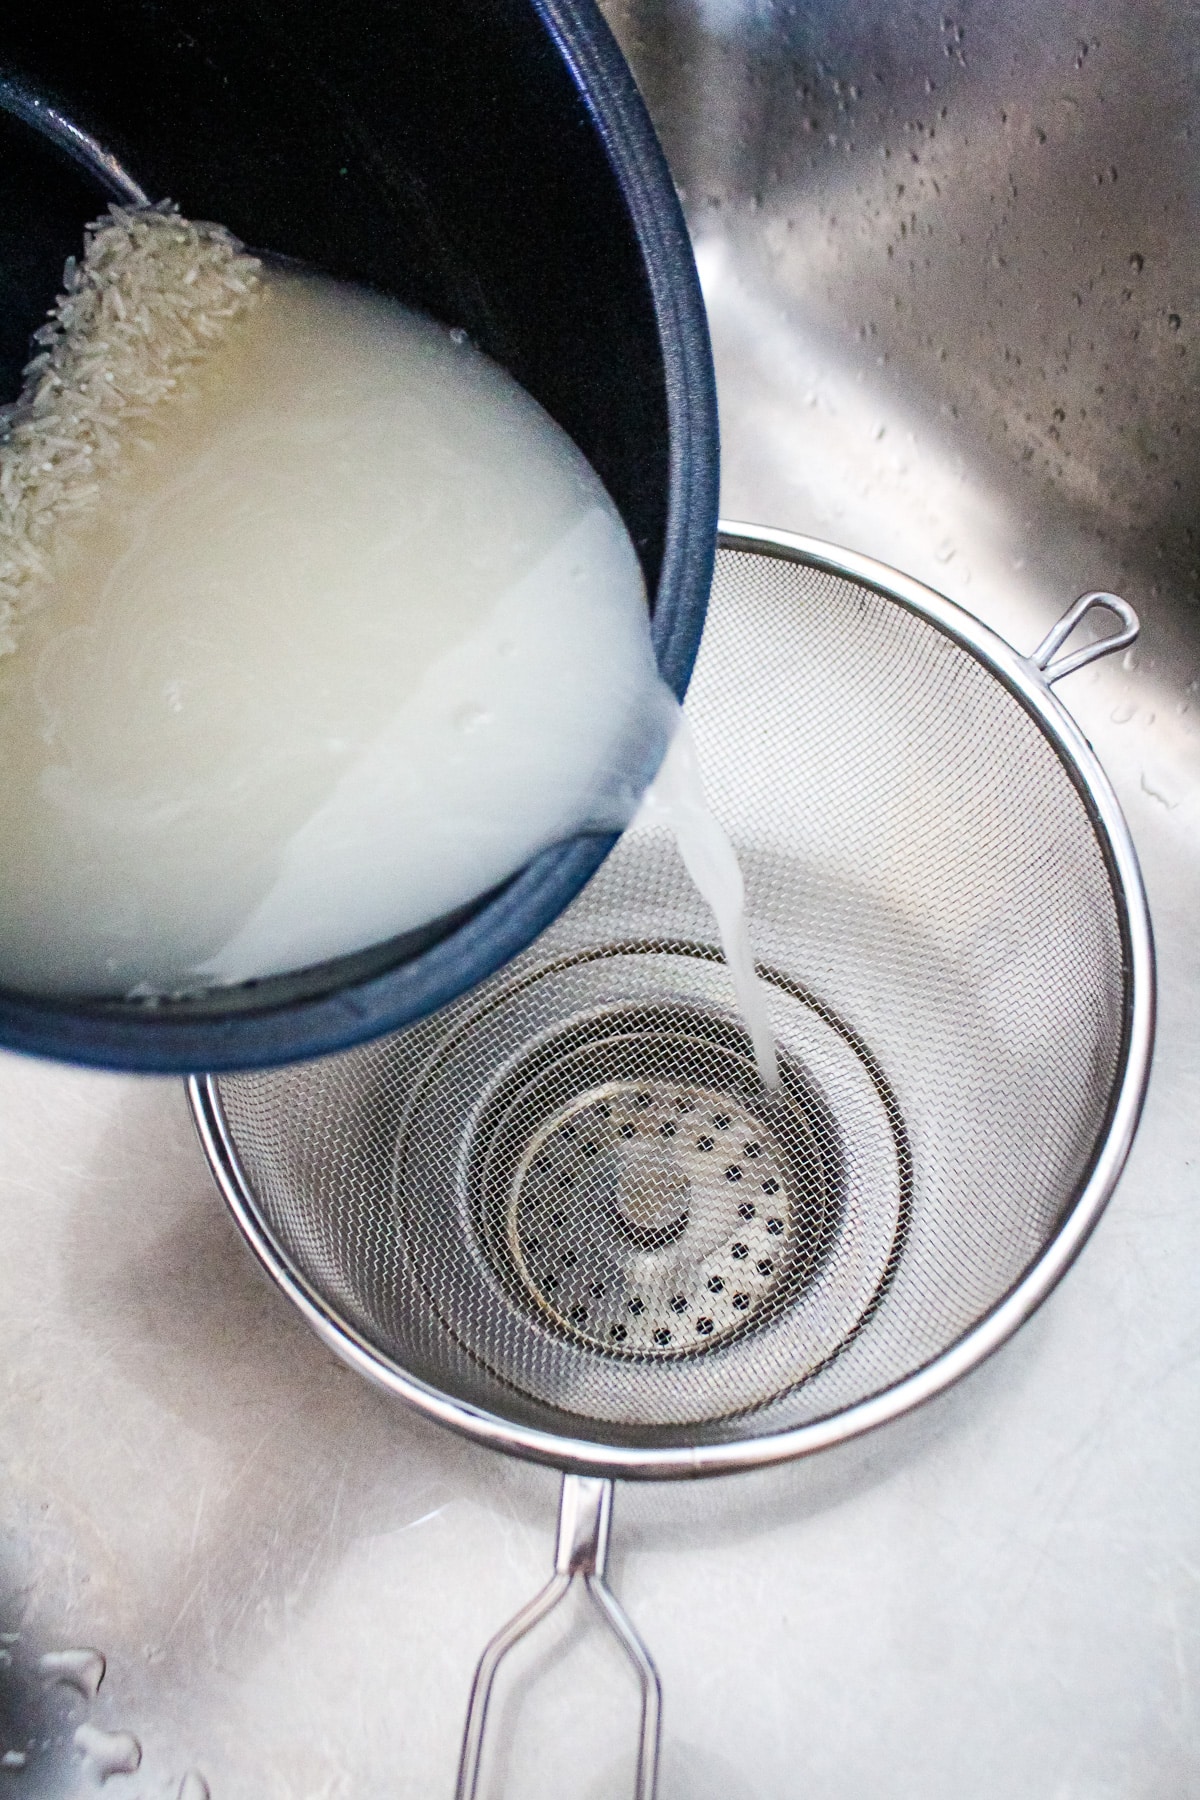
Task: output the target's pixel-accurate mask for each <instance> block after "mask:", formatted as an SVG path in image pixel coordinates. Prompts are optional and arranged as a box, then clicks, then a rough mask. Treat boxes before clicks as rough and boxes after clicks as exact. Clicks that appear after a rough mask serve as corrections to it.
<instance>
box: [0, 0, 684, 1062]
mask: <svg viewBox="0 0 1200 1800" xmlns="http://www.w3.org/2000/svg"><path fill="white" fill-rule="evenodd" d="M0 76H2V77H3V79H0V105H2V106H3V108H4V109H5V110H4V111H0V377H2V379H3V380H4V383H5V387H6V390H7V392H6V394H5V396H4V397H6V398H7V397H9V396H12V395H15V393H16V390H17V386H18V382H19V372H20V368H21V366H22V364H23V362H24V360H25V357H26V354H27V343H28V337H29V334H30V332H31V331H32V330H33V329H34V328H35V327H36V326H37V324H38V323H39V322H40V320H41V318H42V316H43V315H44V313H45V310H46V308H47V306H48V305H49V304H50V302H51V301H52V300H53V297H54V294H55V293H56V291H57V288H58V284H59V279H60V276H61V270H62V263H63V260H64V258H65V257H66V256H67V255H69V254H71V253H72V252H74V251H77V250H78V248H79V244H80V239H81V232H82V227H83V225H84V223H85V222H86V220H87V219H89V218H90V217H93V216H94V215H95V214H96V212H97V211H99V210H100V207H101V205H102V203H103V201H104V200H105V199H106V198H108V197H111V196H113V195H117V196H120V195H121V194H122V193H123V192H128V188H127V187H123V186H122V179H123V178H122V174H121V171H122V170H123V171H126V172H127V177H131V178H132V179H133V180H134V181H136V182H137V183H140V185H141V187H142V188H143V189H144V190H145V192H146V194H147V195H148V196H149V197H150V198H152V199H159V198H162V197H163V196H169V197H170V198H171V199H173V200H175V201H177V202H178V204H179V205H180V207H181V208H182V209H183V211H184V212H185V213H187V214H190V215H191V216H192V217H194V218H211V219H219V220H221V221H222V222H223V223H225V224H227V225H229V226H230V227H231V228H232V230H234V231H235V232H236V233H237V234H238V236H239V237H241V238H243V239H244V240H245V241H246V242H247V243H248V244H251V245H253V246H256V247H260V248H263V249H269V250H273V251H276V252H279V253H282V254H285V255H290V256H295V257H298V258H301V259H302V260H304V261H306V262H309V263H311V264H313V265H315V266H316V267H319V268H321V269H324V270H325V271H327V272H328V273H330V274H333V275H337V276H343V277H346V278H350V279H354V280H359V281H364V282H367V283H370V284H371V285H373V286H376V287H378V288H382V289H384V290H386V291H388V292H390V293H392V294H395V295H396V296H397V297H399V298H400V299H402V300H404V301H406V302H408V303H409V304H411V305H415V306H418V307H421V308H423V309H424V310H426V311H428V312H430V313H432V314H434V315H435V316H437V317H439V318H441V319H444V320H446V321H447V322H448V323H452V324H456V325H462V326H465V327H466V329H467V330H468V331H469V332H470V334H471V336H472V338H473V339H474V340H475V342H476V343H478V344H479V345H480V346H481V347H482V348H483V349H485V350H486V351H488V353H489V354H490V355H492V356H493V357H495V358H496V360H497V361H499V362H501V363H502V364H504V366H505V367H506V368H508V369H509V370H510V371H511V372H512V374H513V375H515V376H516V377H517V379H518V380H519V381H520V382H521V383H522V384H523V385H524V386H525V387H526V388H528V389H529V391H530V392H531V393H533V394H534V395H535V396H536V397H537V398H538V399H539V400H540V401H541V403H542V405H543V406H545V407H546V409H547V410H548V411H549V412H550V413H551V414H552V415H553V416H554V418H556V419H557V420H558V422H559V424H561V425H562V426H563V427H564V428H565V429H566V430H567V431H568V432H569V433H570V434H571V436H572V437H573V438H574V440H575V442H576V443H577V444H578V445H579V446H580V448H581V449H582V450H583V451H584V452H585V453H586V455H587V456H588V457H589V459H590V460H591V462H592V464H593V465H594V467H595V468H596V469H597V471H598V472H599V474H600V475H601V477H602V479H603V480H604V482H605V484H606V486H607V487H608V490H609V492H610V493H611V494H612V496H613V499H614V500H615V501H616V503H617V505H618V506H619V508H620V510H621V513H622V515H623V517H624V519H625V523H626V525H627V527H628V529H629V531H630V534H631V536H632V538H633V541H634V543H635V545H636V546H637V550H638V554H639V556H640V557H641V560H642V565H643V569H644V571H645V575H646V583H647V590H648V592H649V593H650V594H651V595H652V596H653V600H652V609H653V622H652V629H653V637H654V644H655V650H656V653H657V656H658V661H659V666H660V668H661V670H662V672H663V675H664V676H665V677H666V679H667V681H668V682H669V683H670V685H671V686H672V687H673V688H674V689H675V691H676V693H677V694H679V695H682V694H683V691H684V689H685V687H686V685H687V681H688V677H689V675H690V674H691V669H692V663H693V660H694V658H695V655H696V651H697V648H698V646H699V642H700V634H701V630H702V627H703V623H704V612H705V606H706V603H707V599H708V588H709V581H710V578H711V573H712V561H713V549H714V544H715V535H716V518H717V478H718V442H717V414H716V396H715V389H714V382H713V370H712V357H711V352H710V348H709V341H708V331H707V327H706V323H705V318H704V308H703V302H702V300H701V296H700V290H699V284H698V281H697V278H696V270H695V265H694V263H693V260H692V253H691V247H690V244H689V242H688V237H687V231H686V228H685V225H684V221H683V217H682V214H681V212H680V208H679V204H678V201H677V199H676V195H675V190H674V187H673V186H672V183H671V177H670V174H669V173H668V170H667V166H666V163H665V161H664V159H663V155H662V152H661V150H660V148H659V145H658V141H657V139H656V137H655V135H654V130H653V127H652V126H651V124H650V120H649V118H648V116H647V113H646V110H645V107H644V106H643V104H642V101H641V98H640V96H639V94H638V92H637V89H636V87H635V85H634V82H633V79H632V77H631V75H630V73H629V70H628V68H627V66H626V64H625V61H624V59H623V57H622V56H621V53H620V51H619V50H618V48H617V46H616V44H615V42H614V41H613V38H612V36H611V34H610V32H609V30H608V27H607V26H606V25H605V23H604V20H603V19H602V18H601V16H600V14H599V12H598V11H597V9H596V7H595V5H594V4H593V3H592V0H441V3H440V4H437V5H429V4H428V0H324V4H322V5H321V6H319V7H315V6H313V5H312V4H311V0H173V3H172V4H170V5H167V4H164V3H163V0H106V4H104V5H103V6H99V5H96V4H95V0H59V3H58V4H57V5H55V6H54V7H49V6H47V7H22V8H12V9H9V10H8V11H7V16H6V17H5V19H4V22H3V23H2V24H0ZM612 842H613V840H612V839H611V838H600V837H588V838H581V839H578V840H576V841H574V842H572V843H569V844H564V845H561V846H558V847H556V848H555V849H552V850H548V851H546V852H544V853H543V854H542V855H541V856H539V857H537V858H536V859H535V861H533V862H532V863H530V864H529V866H528V867H527V868H526V869H524V870H523V871H522V872H521V873H520V874H519V875H517V876H516V877H514V879H513V880H512V881H510V882H508V883H507V884H506V885H505V886H504V887H503V888H501V889H500V890H498V891H497V892H495V893H493V894H492V895H490V896H487V897H486V898H485V899H484V900H483V901H481V902H479V903H477V904H476V905H475V906H473V907H471V908H469V909H466V911H464V912H463V913H460V914H458V915H456V916H455V917H454V918H452V919H448V920H447V919H444V920H441V921H438V922H437V924H436V925H434V926H431V927H428V928H426V929H425V930H424V931H422V932H417V933H410V934H408V935H407V936H406V937H404V938H399V939H395V940H393V941H392V942H391V943H389V944H384V945H379V946H376V947H375V948H373V949H371V950H369V951H365V952H362V953H360V954H358V955H356V956H353V957H347V958H343V959H341V960H339V961H337V962H333V963H328V964H325V965H322V966H321V967H320V968H315V969H309V970H305V971H303V972H302V973H300V974H297V975H289V976H286V977H278V978H273V979H271V980H267V981H262V982H257V983H248V984H246V985H244V986H242V987H240V988H236V989H232V990H228V989H227V990H223V991H221V992H220V993H214V994H213V995H211V996H208V997H205V998H203V999H197V1000H187V1001H172V1002H169V1003H161V1004H159V1005H157V1006H155V1005H147V1004H146V1003H144V1002H137V1001H112V1002H107V1001H106V1002H86V1003H79V1004H66V1003H60V1002H55V1003H53V1004H51V1003H49V1002H43V1001H40V1000H35V999H33V998H30V997H27V996H23V995H20V994H17V993H14V992H12V991H11V990H9V991H0V1044H6V1045H9V1046H11V1047H13V1048H15V1049H20V1050H28V1051H34V1052H38V1053H41V1054H45V1055H49V1056H56V1057H62V1058H66V1059H69V1060H71V1061H74V1062H82V1063H94V1064H99V1065H102V1066H105V1067H109V1068H119V1069H137V1070H145V1071H155V1072H159V1073H169V1072H184V1071H190V1070H203V1069H211V1070H219V1069H231V1068H246V1067H251V1066H255V1065H262V1064H267V1063H276V1062H286V1061H292V1060H295V1059H299V1058H301V1057H309V1056H316V1055H319V1054H322V1053H325V1052H328V1051H332V1050H338V1049H342V1048H345V1047H347V1046H349V1045H351V1044H354V1043H357V1042H359V1041H360V1040H362V1039H364V1038H368V1037H372V1036H375V1035H377V1034H378V1033H380V1032H384V1031H389V1030H393V1029H395V1028H396V1027H398V1026H401V1025H405V1024H408V1023H410V1022H411V1021H412V1020H414V1019H418V1018H420V1017H422V1016H423V1015H424V1014H426V1013H428V1012H431V1011H433V1010H434V1008H436V1007H438V1006H441V1005H443V1004H444V1003H445V1002H446V1001H448V1000H450V999H452V998H454V997H455V996H456V995H458V994H461V993H462V992H464V991H465V990H466V989H467V988H469V987H471V986H473V985H474V984H475V983H476V982H478V981H480V980H482V979H483V978H484V977H485V976H486V975H489V974H491V973H492V972H493V971H494V970H496V969H497V968H499V967H500V966H501V965H502V964H503V963H505V962H506V961H507V960H508V959H509V958H510V957H512V956H514V955H515V954H516V953H517V952H518V951H520V950H522V949H524V948H525V946H526V945H527V944H529V943H530V942H531V941H532V939H533V938H535V937H536V936H537V934H538V932H540V931H541V930H542V929H543V928H544V927H545V926H546V925H548V924H549V923H550V921H551V920H552V919H553V918H554V917H555V916H556V915H557V914H558V913H559V912H561V911H562V909H563V907H565V906H566V905H567V904H568V902H569V901H570V900H571V899H573V897H574V896H575V895H576V894H577V893H578V891H579V889H580V888H581V887H582V886H583V884H584V883H585V882H586V881H587V880H588V878H589V876H591V875H592V874H593V873H594V871H595V870H596V868H597V866H598V865H599V864H600V862H601V861H602V860H603V858H604V857H605V855H606V854H607V853H608V851H609V849H610V848H611V847H612ZM2 853H3V850H2V846H0V854H2Z"/></svg>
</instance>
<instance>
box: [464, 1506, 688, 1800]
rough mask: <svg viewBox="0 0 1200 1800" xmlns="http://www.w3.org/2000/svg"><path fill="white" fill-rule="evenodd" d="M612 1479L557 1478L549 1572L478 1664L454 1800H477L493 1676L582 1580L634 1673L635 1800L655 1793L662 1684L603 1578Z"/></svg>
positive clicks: (650, 1660)
mask: <svg viewBox="0 0 1200 1800" xmlns="http://www.w3.org/2000/svg"><path fill="white" fill-rule="evenodd" d="M612 1492H613V1489H612V1482H611V1481H605V1480H602V1479H600V1478H599V1477H597V1476H593V1475H564V1476H563V1483H562V1494H561V1497H560V1499H559V1505H558V1544H557V1548H556V1550H555V1554H554V1573H553V1575H552V1576H551V1577H550V1579H549V1581H548V1582H547V1583H546V1585H545V1587H544V1588H543V1589H542V1591H541V1592H540V1593H539V1594H535V1595H534V1597H533V1599H532V1600H530V1601H529V1602H528V1604H527V1605H526V1606H523V1607H522V1608H521V1610H520V1612H519V1613H517V1614H516V1615H515V1617H514V1618H512V1619H510V1620H509V1622H508V1624H507V1625H504V1626H502V1627H501V1629H500V1630H499V1631H498V1632H497V1633H496V1635H495V1637H494V1638H493V1639H492V1641H491V1643H490V1644H489V1645H488V1646H487V1649H486V1650H485V1651H484V1653H483V1655H482V1656H481V1657H480V1659H479V1667H478V1668H477V1669H476V1671H475V1679H474V1681H473V1682H472V1684H471V1699H470V1702H469V1704H468V1707H467V1723H466V1729H465V1730H464V1732H463V1743H462V1756H461V1758H460V1761H459V1766H458V1787H457V1789H456V1800H477V1795H478V1791H479V1776H480V1770H481V1767H482V1762H483V1747H484V1741H485V1738H486V1735H487V1717H488V1706H489V1704H490V1702H491V1698H492V1686H493V1683H494V1682H495V1679H496V1672H497V1670H498V1669H499V1667H500V1664H501V1663H502V1662H503V1661H504V1658H505V1657H506V1656H507V1655H508V1653H509V1651H510V1650H511V1649H512V1648H513V1647H514V1645H516V1644H519V1643H520V1641H521V1639H522V1638H524V1637H527V1636H528V1635H529V1633H530V1632H531V1631H533V1630H534V1629H535V1628H536V1627H537V1626H538V1625H540V1624H541V1622H542V1620H543V1619H544V1618H546V1617H547V1615H548V1614H549V1613H551V1612H553V1611H554V1608H555V1607H556V1606H557V1605H558V1603H559V1601H560V1600H562V1599H563V1598H564V1597H565V1595H566V1594H567V1592H568V1591H569V1589H570V1586H571V1583H572V1581H574V1579H575V1577H576V1575H582V1577H583V1581H584V1585H585V1587H586V1588H587V1591H588V1595H589V1598H590V1599H591V1600H592V1602H593V1603H594V1605H595V1607H596V1609H597V1611H598V1612H599V1614H600V1616H601V1618H602V1619H603V1620H604V1622H605V1624H606V1625H607V1626H608V1628H609V1630H610V1631H611V1632H612V1634H613V1636H614V1637H615V1638H616V1640H617V1642H618V1643H619V1644H620V1646H621V1648H622V1649H623V1650H624V1652H625V1654H626V1656H628V1658H629V1660H630V1662H631V1663H632V1664H633V1666H634V1669H635V1671H636V1672H637V1677H638V1682H639V1685H640V1687H641V1691H642V1722H641V1731H640V1734H639V1739H638V1760H637V1776H636V1780H635V1784H634V1796H635V1800H654V1796H655V1793H656V1791H657V1788H658V1741H659V1723H660V1720H661V1717H662V1684H661V1683H660V1681H659V1678H658V1670H657V1669H656V1668H655V1666H654V1662H653V1660H652V1658H651V1656H650V1652H649V1651H648V1650H647V1649H646V1646H645V1644H643V1642H642V1640H641V1638H640V1637H639V1636H638V1634H637V1632H636V1631H635V1630H634V1627H633V1625H632V1623H631V1621H630V1619H629V1617H628V1615H627V1613H626V1612H625V1610H624V1608H623V1607H622V1606H621V1603H620V1601H619V1600H618V1599H617V1597H616V1595H615V1594H614V1593H613V1591H612V1589H611V1588H610V1587H609V1585H608V1583H607V1581H606V1580H605V1578H604V1572H605V1568H606V1566H607V1563H608V1539H609V1530H610V1527H611V1524H612Z"/></svg>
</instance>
